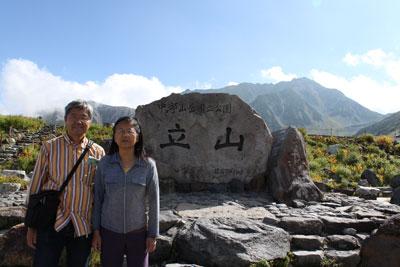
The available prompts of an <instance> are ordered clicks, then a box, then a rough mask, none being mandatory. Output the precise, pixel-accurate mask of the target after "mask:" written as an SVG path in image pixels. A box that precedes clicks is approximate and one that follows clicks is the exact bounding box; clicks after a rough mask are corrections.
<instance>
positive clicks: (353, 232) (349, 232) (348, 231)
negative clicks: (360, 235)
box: [343, 228, 357, 236]
mask: <svg viewBox="0 0 400 267" xmlns="http://www.w3.org/2000/svg"><path fill="white" fill-rule="evenodd" d="M343 234H344V235H351V236H355V235H357V230H356V229H354V228H346V229H344V230H343Z"/></svg>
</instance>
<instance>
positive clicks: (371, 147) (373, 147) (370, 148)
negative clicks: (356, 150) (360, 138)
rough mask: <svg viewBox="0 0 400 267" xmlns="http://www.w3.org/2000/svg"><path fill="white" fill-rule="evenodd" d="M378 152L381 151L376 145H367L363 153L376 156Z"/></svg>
mask: <svg viewBox="0 0 400 267" xmlns="http://www.w3.org/2000/svg"><path fill="white" fill-rule="evenodd" d="M380 151H382V150H380V149H379V147H377V146H376V145H368V146H367V147H366V149H365V152H367V153H376V154H378V153H380Z"/></svg>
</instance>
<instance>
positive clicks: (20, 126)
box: [0, 115, 44, 133]
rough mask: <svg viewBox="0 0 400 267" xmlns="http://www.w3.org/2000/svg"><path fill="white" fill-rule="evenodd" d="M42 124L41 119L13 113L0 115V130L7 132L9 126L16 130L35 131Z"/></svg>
mask: <svg viewBox="0 0 400 267" xmlns="http://www.w3.org/2000/svg"><path fill="white" fill-rule="evenodd" d="M43 126H44V122H43V121H42V120H41V119H36V118H30V117H24V116H19V115H18V116H15V115H0V130H1V131H2V132H3V133H8V131H9V129H10V127H13V128H14V129H17V130H28V131H31V132H33V131H37V130H39V129H40V128H42V127H43Z"/></svg>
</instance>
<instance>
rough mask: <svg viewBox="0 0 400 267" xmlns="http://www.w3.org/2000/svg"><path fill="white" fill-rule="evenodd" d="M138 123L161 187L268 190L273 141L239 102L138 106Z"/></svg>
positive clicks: (189, 100)
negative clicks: (163, 184)
mask: <svg viewBox="0 0 400 267" xmlns="http://www.w3.org/2000/svg"><path fill="white" fill-rule="evenodd" d="M136 117H137V118H138V119H139V121H140V122H141V124H142V131H143V135H144V138H145V139H146V142H145V144H146V151H147V152H148V154H149V155H151V156H152V157H153V158H155V159H156V161H157V168H158V173H159V177H160V181H162V180H164V179H174V180H175V182H176V184H175V189H176V190H177V191H184V192H186V191H189V192H190V191H196V190H197V191H202V190H210V189H211V190H213V191H215V192H221V191H228V190H229V189H230V188H232V187H233V188H234V189H236V188H238V186H237V185H238V184H242V185H243V186H244V187H245V189H247V190H255V191H259V190H264V188H265V173H266V167H267V162H268V156H269V152H270V150H271V145H272V136H271V133H270V131H269V129H268V127H267V125H266V124H265V122H264V121H263V120H262V118H261V117H260V116H259V115H258V114H257V113H256V112H255V111H254V110H253V109H252V108H251V107H250V106H249V105H247V104H246V103H245V102H243V101H242V100H241V99H240V98H239V97H237V96H235V95H229V94H199V93H191V94H184V95H181V94H171V95H170V96H168V97H165V98H162V99H160V100H158V101H155V102H152V103H150V104H148V105H144V106H139V107H138V108H137V109H136ZM238 182H239V183H238ZM231 183H233V185H232V186H231ZM239 189H240V188H239Z"/></svg>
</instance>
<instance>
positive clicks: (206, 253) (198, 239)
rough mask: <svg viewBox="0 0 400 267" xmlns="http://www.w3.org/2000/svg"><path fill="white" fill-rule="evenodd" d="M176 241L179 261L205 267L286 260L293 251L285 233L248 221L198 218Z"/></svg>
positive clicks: (180, 232)
mask: <svg viewBox="0 0 400 267" xmlns="http://www.w3.org/2000/svg"><path fill="white" fill-rule="evenodd" d="M175 242H176V253H177V255H178V257H179V260H181V261H183V262H195V263H196V264H200V265H205V266H221V267H224V266H226V267H231V266H237V267H241V266H246V267H247V266H249V265H250V264H251V263H254V262H258V261H260V260H273V259H278V258H284V257H285V256H286V254H287V253H288V252H289V251H290V237H289V234H288V233H286V232H285V231H284V230H282V229H280V228H277V227H274V226H270V225H266V224H263V223H260V222H257V221H254V220H246V219H245V220H240V219H233V218H213V219H199V220H197V221H195V222H194V223H192V224H186V225H185V226H184V227H183V228H182V229H181V230H180V231H179V233H178V235H177V237H176V239H175Z"/></svg>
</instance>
